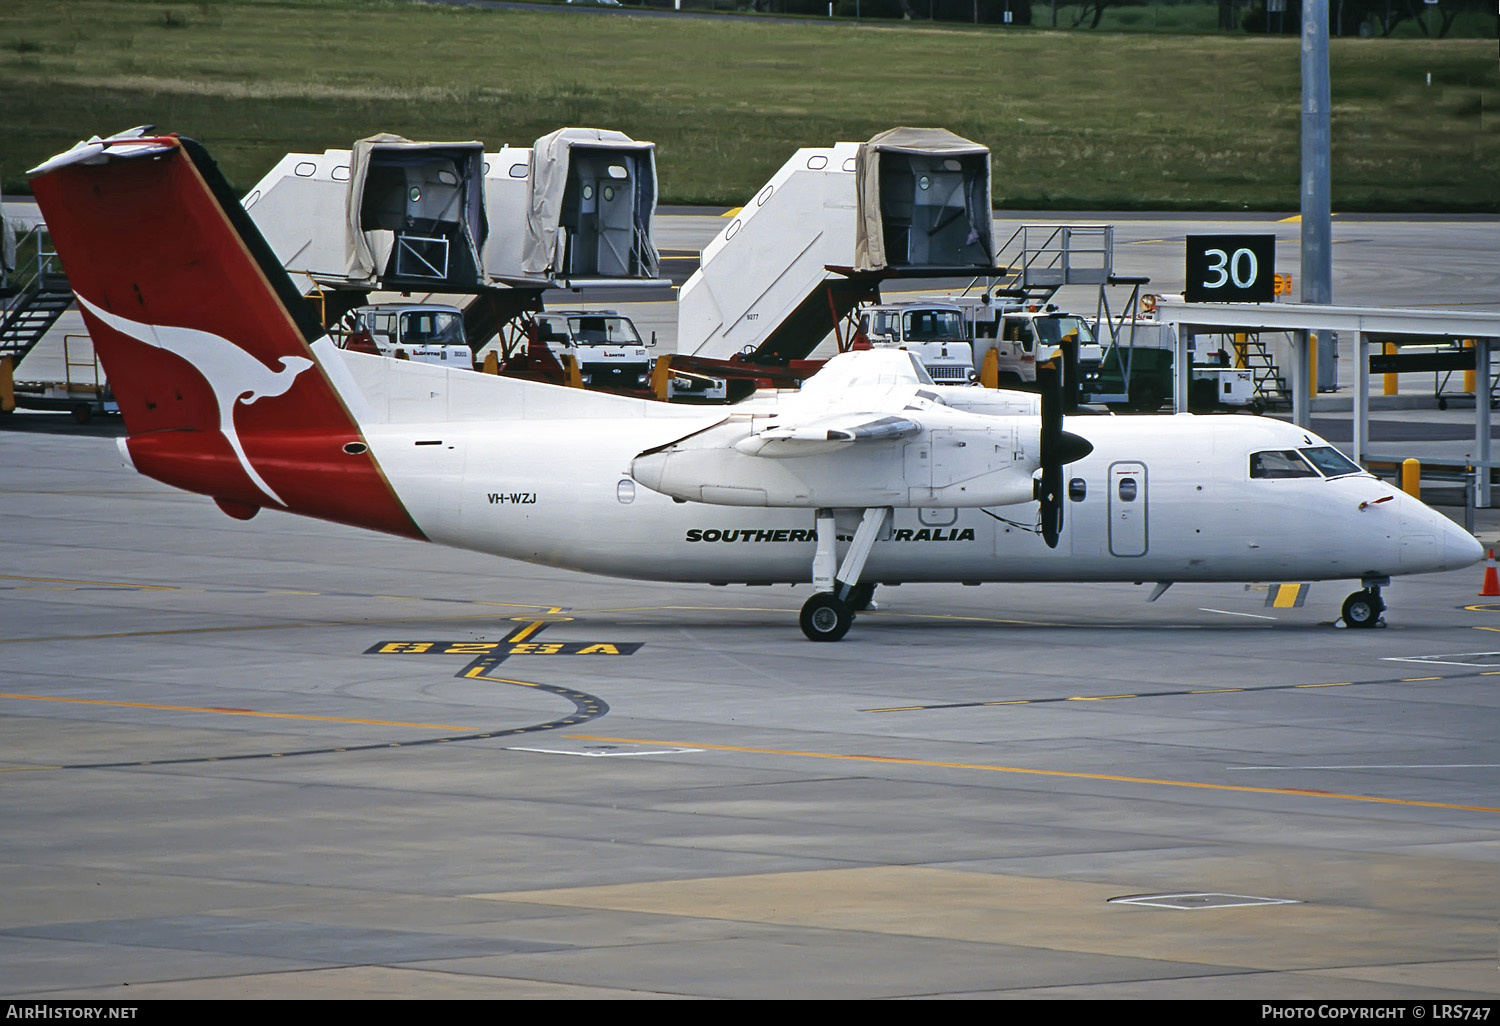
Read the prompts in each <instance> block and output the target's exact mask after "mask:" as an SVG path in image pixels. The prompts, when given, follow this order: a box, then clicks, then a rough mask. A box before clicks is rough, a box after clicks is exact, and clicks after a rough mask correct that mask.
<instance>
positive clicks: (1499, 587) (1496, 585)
mask: <svg viewBox="0 0 1500 1026" xmlns="http://www.w3.org/2000/svg"><path fill="white" fill-rule="evenodd" d="M1479 594H1481V595H1500V574H1496V573H1495V550H1494V549H1490V551H1489V554H1488V558H1487V559H1486V560H1485V561H1484V587H1482V588H1480V589H1479Z"/></svg>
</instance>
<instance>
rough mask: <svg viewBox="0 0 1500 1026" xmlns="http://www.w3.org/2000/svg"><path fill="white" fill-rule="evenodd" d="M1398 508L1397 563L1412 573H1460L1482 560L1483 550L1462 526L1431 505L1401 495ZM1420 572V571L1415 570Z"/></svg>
mask: <svg viewBox="0 0 1500 1026" xmlns="http://www.w3.org/2000/svg"><path fill="white" fill-rule="evenodd" d="M1403 500H1404V501H1403V502H1402V506H1401V562H1402V563H1403V564H1404V565H1410V566H1411V567H1412V568H1413V570H1416V565H1417V564H1426V565H1428V566H1429V567H1430V568H1431V569H1433V570H1460V569H1462V568H1464V567H1466V566H1471V565H1473V564H1474V563H1477V562H1479V560H1481V559H1483V558H1484V548H1483V547H1482V546H1481V545H1480V544H1479V541H1478V539H1476V538H1475V537H1474V536H1473V535H1472V534H1470V533H1469V532H1468V531H1465V530H1464V529H1463V526H1462V525H1460V524H1457V523H1454V522H1453V521H1452V520H1450V519H1449V518H1448V517H1446V516H1444V515H1443V514H1441V513H1439V512H1438V511H1437V510H1435V509H1433V508H1432V507H1431V506H1428V505H1426V504H1425V503H1422V502H1419V501H1417V500H1416V499H1411V498H1407V497H1404V496H1403ZM1416 572H1421V571H1416Z"/></svg>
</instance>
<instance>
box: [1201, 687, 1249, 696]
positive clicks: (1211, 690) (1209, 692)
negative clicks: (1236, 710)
mask: <svg viewBox="0 0 1500 1026" xmlns="http://www.w3.org/2000/svg"><path fill="white" fill-rule="evenodd" d="M1244 690H1245V689H1244V688H1208V689H1206V690H1204V691H1189V692H1188V694H1190V695H1223V694H1227V693H1229V692H1231V691H1244Z"/></svg>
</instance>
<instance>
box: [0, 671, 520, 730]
mask: <svg viewBox="0 0 1500 1026" xmlns="http://www.w3.org/2000/svg"><path fill="white" fill-rule="evenodd" d="M517 683H519V682H517ZM5 698H9V699H12V700H13V701H18V702H62V703H68V704H72V705H104V706H111V707H113V708H116V709H155V710H159V711H165V712H188V713H213V714H215V715H218V716H255V717H261V718H264V719H269V720H314V721H316V722H318V723H354V724H360V725H363V726H370V727H416V728H418V729H420V730H458V731H465V732H467V731H472V730H474V729H475V728H474V727H456V726H454V725H453V724H451V723H404V722H402V721H401V720H358V719H352V718H349V717H345V716H311V715H306V714H303V713H278V712H257V711H256V710H254V709H229V708H225V707H223V706H197V705H156V704H154V703H151V702H112V701H109V700H107V699H103V698H56V697H49V696H46V695H15V694H4V693H0V699H5Z"/></svg>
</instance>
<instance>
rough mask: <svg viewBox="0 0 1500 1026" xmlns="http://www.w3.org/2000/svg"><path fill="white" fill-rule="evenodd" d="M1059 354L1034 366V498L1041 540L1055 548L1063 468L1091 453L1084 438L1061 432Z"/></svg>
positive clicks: (1060, 521) (1060, 523) (1060, 516)
mask: <svg viewBox="0 0 1500 1026" xmlns="http://www.w3.org/2000/svg"><path fill="white" fill-rule="evenodd" d="M1061 362H1062V357H1061V354H1057V355H1054V356H1053V358H1052V359H1050V360H1047V361H1045V362H1042V363H1038V364H1037V365H1036V383H1037V390H1038V391H1039V392H1041V397H1042V460H1041V462H1042V478H1041V480H1040V481H1039V482H1037V487H1036V498H1037V501H1038V502H1039V503H1040V504H1041V507H1042V509H1041V515H1042V540H1043V541H1045V542H1046V543H1047V547H1048V548H1049V549H1055V548H1057V542H1058V539H1059V538H1060V537H1061V536H1062V528H1063V467H1064V466H1065V465H1067V464H1069V463H1073V462H1075V461H1077V460H1081V459H1083V458H1084V457H1085V456H1087V455H1088V454H1089V453H1091V452H1093V451H1094V446H1093V444H1092V443H1090V442H1089V441H1088V439H1086V438H1080V437H1079V436H1078V435H1075V434H1072V433H1070V432H1067V431H1064V430H1063V411H1064V406H1065V403H1066V397H1065V396H1064V395H1063V376H1062V371H1061V369H1060V368H1059V364H1060V363H1061Z"/></svg>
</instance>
